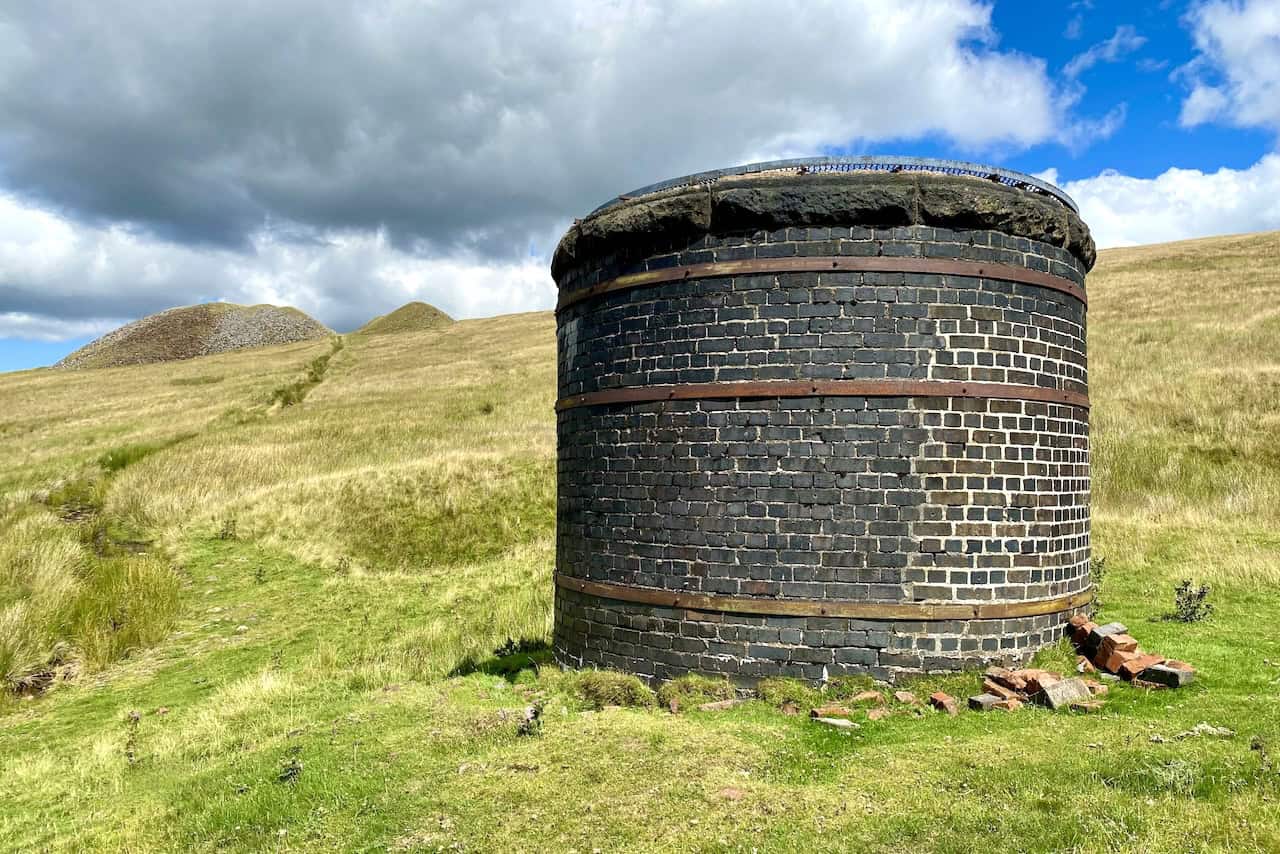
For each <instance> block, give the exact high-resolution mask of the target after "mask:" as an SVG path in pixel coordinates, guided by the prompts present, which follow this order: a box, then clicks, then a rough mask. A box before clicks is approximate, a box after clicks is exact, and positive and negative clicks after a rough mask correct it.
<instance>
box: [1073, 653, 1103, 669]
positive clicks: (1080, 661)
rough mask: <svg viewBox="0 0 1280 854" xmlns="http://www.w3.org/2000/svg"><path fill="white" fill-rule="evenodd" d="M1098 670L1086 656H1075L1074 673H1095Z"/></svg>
mask: <svg viewBox="0 0 1280 854" xmlns="http://www.w3.org/2000/svg"><path fill="white" fill-rule="evenodd" d="M1097 672H1098V668H1096V667H1094V666H1093V662H1092V661H1090V660H1089V659H1088V657H1087V656H1083V655H1077V656H1076V673H1097Z"/></svg>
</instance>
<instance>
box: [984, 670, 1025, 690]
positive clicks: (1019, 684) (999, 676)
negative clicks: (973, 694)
mask: <svg viewBox="0 0 1280 854" xmlns="http://www.w3.org/2000/svg"><path fill="white" fill-rule="evenodd" d="M983 675H984V676H986V677H987V678H988V679H990V680H991V681H993V682H998V683H1000V684H1001V685H1003V686H1004V687H1006V688H1011V689H1013V690H1014V691H1025V690H1027V680H1025V679H1023V678H1022V677H1021V676H1019V675H1018V674H1017V673H1015V672H1014V671H1012V670H1008V669H1006V668H1003V667H988V668H987V672H986V673H985V674H983Z"/></svg>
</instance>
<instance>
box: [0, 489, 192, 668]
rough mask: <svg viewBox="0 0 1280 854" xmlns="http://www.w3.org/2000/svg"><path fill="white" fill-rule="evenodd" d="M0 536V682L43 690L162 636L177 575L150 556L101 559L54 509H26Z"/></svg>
mask: <svg viewBox="0 0 1280 854" xmlns="http://www.w3.org/2000/svg"><path fill="white" fill-rule="evenodd" d="M6 522H7V524H6V526H5V529H4V531H3V532H2V533H0V687H2V688H5V689H7V690H8V691H11V692H17V693H29V692H33V691H40V690H45V689H47V688H48V687H50V686H51V685H52V684H53V683H54V682H55V681H57V680H58V679H59V678H61V677H62V676H63V675H65V674H67V673H68V672H69V671H70V672H73V673H74V672H78V671H80V670H85V669H88V670H94V669H100V668H102V667H105V666H107V665H108V664H111V663H113V662H115V661H116V660H118V659H120V658H122V657H124V656H125V655H127V654H128V653H130V652H131V651H135V650H138V649H141V648H144V647H147V646H150V645H152V644H154V643H156V642H157V641H159V640H161V639H162V638H163V637H164V636H165V635H166V634H167V633H168V631H169V629H170V628H171V626H172V624H173V620H174V616H175V614H176V611H177V608H178V587H179V583H178V578H177V576H176V575H175V574H174V572H173V571H172V569H171V568H170V567H169V565H168V564H167V563H166V562H164V561H162V560H160V559H158V558H154V557H113V558H100V557H98V556H96V555H95V554H93V553H92V552H91V551H90V550H89V549H88V548H87V547H86V546H85V544H84V543H83V542H81V540H80V538H79V536H78V532H77V531H76V530H75V529H74V528H73V527H71V526H68V525H67V524H66V523H65V522H64V521H63V520H62V519H60V518H58V517H57V516H55V515H54V514H53V513H50V512H47V511H42V510H34V509H33V510H30V511H28V512H25V513H21V514H16V515H15V516H11V517H10V518H9V519H7V520H6Z"/></svg>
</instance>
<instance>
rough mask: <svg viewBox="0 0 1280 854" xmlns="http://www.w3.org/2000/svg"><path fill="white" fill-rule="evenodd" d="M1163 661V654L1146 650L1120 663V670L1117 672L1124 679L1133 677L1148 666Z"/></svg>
mask: <svg viewBox="0 0 1280 854" xmlns="http://www.w3.org/2000/svg"><path fill="white" fill-rule="evenodd" d="M1163 663H1164V656H1163V655H1154V654H1152V653H1149V652H1148V653H1143V654H1141V655H1138V656H1135V657H1133V658H1131V659H1129V660H1128V661H1126V662H1125V663H1124V664H1122V665H1120V670H1119V671H1118V672H1119V673H1120V675H1121V676H1123V677H1124V678H1125V679H1133V678H1134V677H1136V676H1137V675H1138V674H1139V673H1141V672H1142V671H1144V670H1146V669H1147V668H1148V667H1152V666H1154V665H1156V664H1163Z"/></svg>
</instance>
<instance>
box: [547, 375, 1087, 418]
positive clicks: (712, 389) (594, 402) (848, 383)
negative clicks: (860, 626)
mask: <svg viewBox="0 0 1280 854" xmlns="http://www.w3.org/2000/svg"><path fill="white" fill-rule="evenodd" d="M747 397H972V398H982V399H996V400H1031V401H1036V402H1040V403H1059V404H1064V405H1066V406H1078V407H1081V408H1083V409H1088V408H1089V396H1088V395H1087V394H1083V393H1081V392H1078V391H1067V390H1063V389H1054V388H1041V387H1040V386H1033V385H1012V384H1005V383H970V382H960V381H956V380H758V381H741V382H721V383H684V384H681V385H650V386H632V387H630V388H611V389H605V390H604V391H593V392H588V393H586V394H575V395H570V396H569V397H562V398H560V399H559V400H557V401H556V411H557V412H562V411H564V410H566V409H574V408H576V407H579V406H601V405H605V404H612V403H652V402H655V401H662V400H726V399H732V398H747Z"/></svg>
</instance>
